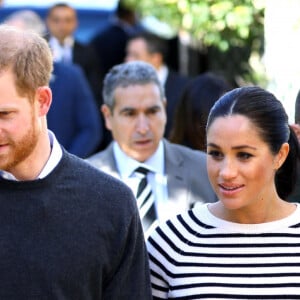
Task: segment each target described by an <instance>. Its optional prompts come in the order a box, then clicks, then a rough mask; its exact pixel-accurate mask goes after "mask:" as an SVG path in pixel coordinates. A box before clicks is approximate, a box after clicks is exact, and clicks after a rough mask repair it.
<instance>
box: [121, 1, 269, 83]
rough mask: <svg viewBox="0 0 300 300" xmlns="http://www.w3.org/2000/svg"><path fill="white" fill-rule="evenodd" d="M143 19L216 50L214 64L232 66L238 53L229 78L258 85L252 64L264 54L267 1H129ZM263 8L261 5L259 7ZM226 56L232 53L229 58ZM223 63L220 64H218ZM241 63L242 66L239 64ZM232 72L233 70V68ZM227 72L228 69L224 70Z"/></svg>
mask: <svg viewBox="0 0 300 300" xmlns="http://www.w3.org/2000/svg"><path fill="white" fill-rule="evenodd" d="M124 2H126V3H127V4H128V5H130V6H132V7H134V8H135V9H136V10H137V12H139V14H140V16H141V17H147V16H155V17H156V18H157V19H158V20H160V21H162V22H165V23H167V24H169V26H171V27H172V29H175V32H179V31H180V32H185V33H186V34H188V35H189V37H190V41H191V44H192V45H198V47H199V49H200V50H201V51H203V50H205V49H206V51H208V50H207V49H214V50H213V55H214V58H213V59H214V62H213V64H214V65H215V67H216V65H217V64H218V63H219V65H220V67H222V68H223V67H224V68H226V66H227V67H229V64H230V60H231V58H232V57H230V55H232V54H233V53H234V55H235V57H234V60H233V61H234V62H233V63H238V65H237V66H236V68H234V70H231V71H230V72H231V73H232V74H229V76H233V77H234V76H235V75H234V73H238V76H241V77H244V78H246V80H247V81H248V80H249V78H250V81H251V77H252V79H253V80H252V81H253V82H254V83H256V82H255V81H256V78H258V76H257V74H254V75H253V76H252V74H251V72H253V70H251V67H250V65H249V63H248V61H249V58H250V56H251V54H252V53H255V54H261V53H262V51H263V34H264V32H263V28H264V27H263V26H264V6H263V5H261V4H262V3H263V0H125V1H124ZM259 5H260V6H259ZM226 53H227V54H228V55H227V56H226ZM218 60H220V62H218ZM224 60H225V61H224ZM239 61H240V63H239ZM229 68H230V69H232V67H229ZM224 71H225V73H226V70H224Z"/></svg>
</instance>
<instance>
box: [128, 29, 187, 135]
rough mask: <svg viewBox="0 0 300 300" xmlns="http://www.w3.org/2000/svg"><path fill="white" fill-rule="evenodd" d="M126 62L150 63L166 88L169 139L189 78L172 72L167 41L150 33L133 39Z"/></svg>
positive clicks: (141, 34) (166, 131) (166, 129)
mask: <svg viewBox="0 0 300 300" xmlns="http://www.w3.org/2000/svg"><path fill="white" fill-rule="evenodd" d="M126 53H127V54H126V58H125V60H126V61H134V60H141V61H145V62H148V63H150V64H151V65H152V66H153V67H154V68H155V69H156V72H157V74H158V77H159V80H160V81H161V83H162V84H163V86H164V89H165V93H166V98H167V106H166V110H167V117H168V118H167V124H166V128H165V133H164V136H165V137H166V138H168V137H169V133H170V130H171V128H172V122H173V118H174V111H175V108H176V106H177V103H178V101H179V98H180V97H181V95H182V92H183V89H184V87H185V86H186V84H187V83H188V80H189V78H188V77H187V76H184V75H181V74H180V73H178V72H175V71H173V70H171V69H170V68H169V67H168V66H167V64H166V57H167V54H168V43H167V40H165V39H163V38H161V37H159V36H157V35H154V34H152V33H150V32H142V33H140V34H137V35H135V36H134V37H132V38H131V39H130V40H129V41H128V43H127V48H126Z"/></svg>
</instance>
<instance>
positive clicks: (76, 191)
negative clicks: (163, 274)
mask: <svg viewBox="0 0 300 300" xmlns="http://www.w3.org/2000/svg"><path fill="white" fill-rule="evenodd" d="M0 245H1V246H0V299H5V300H10V299H13V300H18V299H20V300H21V299H22V300H25V299H26V300H27V299H39V300H42V299H51V300H52V299H64V300H66V299H70V300H76V299H82V300H89V299H107V300H113V299H115V300H121V299H128V300H129V299H130V300H132V299H143V300H144V299H151V291H150V284H149V281H150V280H149V270H148V260H147V252H146V250H145V246H144V237H143V232H142V228H141V224H140V219H139V214H138V210H137V208H136V204H135V200H134V197H133V195H132V193H131V191H130V190H129V188H127V187H126V186H125V185H124V184H123V183H121V182H120V181H118V180H116V179H114V178H112V177H110V176H108V175H106V174H104V173H102V172H101V171H99V170H97V169H95V168H93V167H92V166H90V165H89V164H87V163H86V162H84V161H83V160H81V159H79V158H78V157H76V156H73V155H71V154H69V153H67V152H66V151H64V152H63V157H62V159H61V161H60V162H59V164H58V165H57V166H56V168H55V169H54V170H53V171H52V172H51V173H50V174H49V175H48V176H47V177H45V178H44V179H40V180H33V181H8V180H5V179H1V180H0Z"/></svg>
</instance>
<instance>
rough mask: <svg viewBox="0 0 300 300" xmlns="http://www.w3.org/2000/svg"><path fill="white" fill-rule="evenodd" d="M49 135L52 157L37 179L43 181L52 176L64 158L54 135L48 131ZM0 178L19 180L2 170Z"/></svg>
mask: <svg viewBox="0 0 300 300" xmlns="http://www.w3.org/2000/svg"><path fill="white" fill-rule="evenodd" d="M48 135H49V140H50V145H51V153H50V157H49V159H48V161H47V163H46V164H45V166H44V168H43V169H42V170H41V172H40V174H39V175H38V176H37V178H36V179H42V178H44V177H46V176H47V175H48V174H50V173H51V172H52V170H53V169H54V168H55V167H56V166H57V165H58V163H59V162H60V160H61V157H62V149H61V146H60V144H59V143H58V141H57V139H56V137H55V135H54V133H53V132H52V131H50V130H48ZM0 176H1V177H2V178H5V179H8V180H17V179H16V178H15V176H14V175H12V174H11V173H9V172H6V171H3V170H0Z"/></svg>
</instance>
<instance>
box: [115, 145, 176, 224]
mask: <svg viewBox="0 0 300 300" xmlns="http://www.w3.org/2000/svg"><path fill="white" fill-rule="evenodd" d="M113 151H114V156H115V159H116V164H117V169H118V172H119V174H120V177H121V180H122V181H123V182H124V183H126V184H127V185H128V186H129V187H130V188H131V190H132V191H133V193H134V195H136V192H137V188H138V185H139V182H140V179H139V178H138V177H137V176H136V175H135V174H134V170H135V169H136V168H138V167H139V166H143V167H145V168H147V169H148V170H150V171H151V172H149V173H148V174H147V180H148V182H149V184H150V185H151V188H152V192H153V194H154V197H155V207H156V212H157V217H158V220H159V221H163V220H166V219H169V216H170V213H171V212H172V209H170V203H169V201H168V190H167V176H166V174H165V163H164V162H165V157H164V145H163V142H162V141H161V142H160V143H159V146H158V148H157V150H156V152H155V153H154V154H153V155H152V156H151V157H150V158H149V159H147V160H146V161H145V162H143V163H140V162H138V161H136V160H134V159H132V158H131V157H129V156H127V155H126V154H125V153H124V152H123V151H122V150H121V148H120V147H119V145H118V143H117V142H114V144H113ZM172 215H173V214H172Z"/></svg>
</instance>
